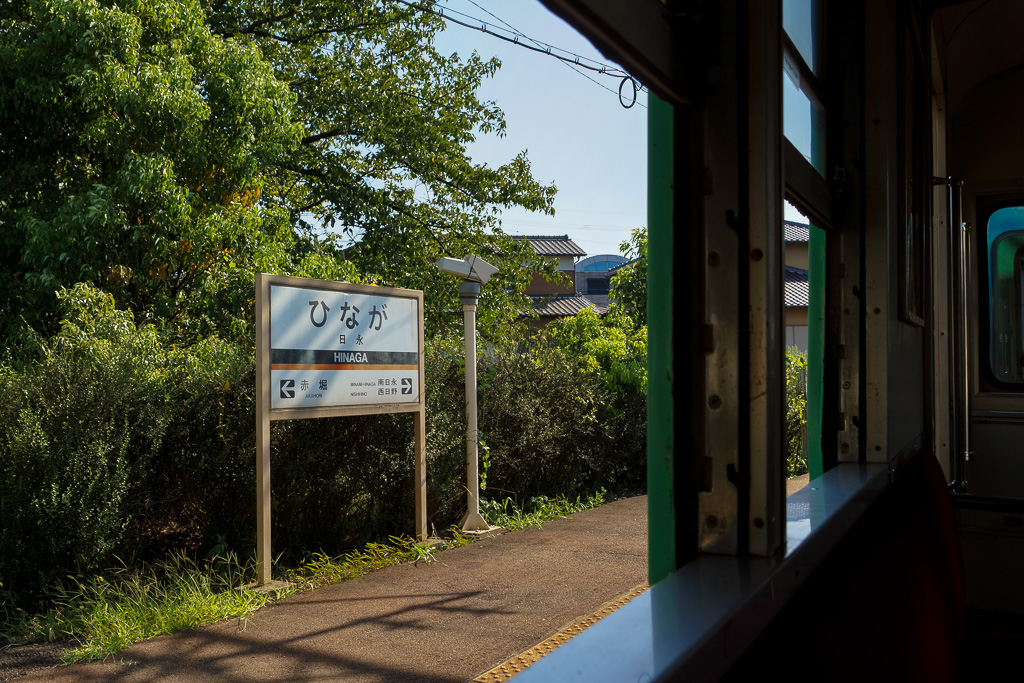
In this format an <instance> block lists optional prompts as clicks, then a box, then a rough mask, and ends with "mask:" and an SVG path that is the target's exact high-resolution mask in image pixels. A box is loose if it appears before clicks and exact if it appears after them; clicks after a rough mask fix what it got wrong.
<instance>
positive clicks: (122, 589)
mask: <svg viewBox="0 0 1024 683" xmlns="http://www.w3.org/2000/svg"><path fill="white" fill-rule="evenodd" d="M253 573H254V572H253V568H252V566H251V563H248V564H244V565H243V564H241V563H239V561H238V560H237V558H236V557H234V556H228V557H226V558H216V559H215V560H214V561H212V562H206V563H204V564H203V565H200V564H197V563H196V562H195V561H194V560H192V559H190V558H188V557H185V556H176V557H173V558H171V559H170V560H167V561H164V562H160V563H157V564H155V565H152V566H149V567H146V568H145V569H142V570H135V569H119V570H115V571H114V572H112V573H109V574H108V575H107V576H95V577H91V578H88V579H77V578H73V577H69V579H68V583H66V584H64V585H61V586H59V587H58V588H57V589H56V590H54V591H53V596H52V597H53V608H52V609H51V610H50V611H49V612H47V613H46V614H43V615H39V616H35V617H31V618H26V619H24V620H23V621H22V623H21V624H20V627H21V628H20V629H18V630H19V631H20V633H18V635H19V636H21V637H22V638H23V639H25V640H64V639H71V640H77V641H78V642H79V643H81V645H80V646H79V647H78V648H75V649H70V650H68V651H67V652H65V653H64V656H63V657H62V661H63V662H64V663H65V664H69V663H72V662H91V661H96V660H100V659H106V658H108V657H110V656H111V655H113V654H114V653H116V652H119V651H120V650H123V649H124V648H126V647H128V646H129V645H131V644H133V643H137V642H139V641H140V640H145V639H146V638H152V637H153V636H157V635H160V634H163V633H171V632H172V631H177V630H181V629H183V628H192V627H194V626H198V625H199V624H205V623H209V622H213V621H219V620H221V619H226V618H228V617H243V618H244V617H246V616H248V615H250V614H252V613H253V612H255V611H256V610H258V609H259V608H260V607H262V606H263V605H265V604H266V603H268V602H271V601H273V600H276V599H278V598H280V597H284V596H285V595H288V594H290V593H293V592H295V591H294V589H293V590H284V591H272V592H270V593H259V592H256V591H254V590H251V589H245V588H237V587H238V586H241V585H243V584H244V583H245V579H246V577H248V576H252V574H253Z"/></svg>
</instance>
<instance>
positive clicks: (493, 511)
mask: <svg viewBox="0 0 1024 683" xmlns="http://www.w3.org/2000/svg"><path fill="white" fill-rule="evenodd" d="M605 493H607V492H606V491H605V490H604V489H601V490H600V491H598V492H597V493H595V494H593V495H590V496H587V497H586V499H581V496H577V497H576V500H575V501H570V500H569V499H568V498H566V497H565V496H564V495H559V496H556V497H555V498H548V497H547V496H533V497H531V498H530V499H529V500H527V501H526V504H525V505H523V507H522V508H520V507H519V506H518V505H516V503H515V501H514V500H512V499H511V498H506V499H505V500H503V501H498V500H488V499H486V498H481V499H480V513H481V514H482V515H483V516H484V519H486V520H487V523H488V524H490V525H492V526H500V527H502V528H505V529H512V530H515V529H529V528H530V527H535V526H541V525H542V524H544V522H550V521H551V520H553V519H561V518H562V517H566V516H568V515H571V514H573V513H575V512H583V511H584V510H589V509H590V508H595V507H597V506H598V505H603V504H604V496H605Z"/></svg>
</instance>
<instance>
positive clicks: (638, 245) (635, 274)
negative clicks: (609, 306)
mask: <svg viewBox="0 0 1024 683" xmlns="http://www.w3.org/2000/svg"><path fill="white" fill-rule="evenodd" d="M619 248H620V249H622V252H623V254H624V255H625V256H626V258H628V259H631V261H630V262H629V263H628V264H626V265H625V266H623V267H622V268H619V270H618V272H617V273H615V275H613V276H612V295H611V299H612V301H613V302H614V303H613V307H619V308H624V309H626V310H627V311H628V312H629V314H630V315H631V316H632V317H633V318H634V320H636V323H637V325H640V326H646V325H647V228H635V229H633V231H632V235H631V237H630V239H629V241H627V242H623V243H622V244H621V245H619Z"/></svg>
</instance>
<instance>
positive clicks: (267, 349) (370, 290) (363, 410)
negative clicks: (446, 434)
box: [256, 273, 427, 586]
mask: <svg viewBox="0 0 1024 683" xmlns="http://www.w3.org/2000/svg"><path fill="white" fill-rule="evenodd" d="M272 287H278V288H288V289H299V290H309V291H317V292H326V293H331V294H348V295H353V296H372V297H381V298H390V299H400V300H411V301H413V302H414V304H415V311H416V318H417V319H416V320H415V321H414V325H415V327H416V332H415V333H416V338H417V344H416V352H415V354H416V368H417V369H416V378H415V380H414V382H415V383H416V385H418V386H417V389H418V390H417V393H416V396H415V400H413V401H407V402H390V403H388V402H381V403H362V404H355V405H353V404H348V405H321V406H313V407H299V408H281V407H277V408H274V407H272V404H273V401H272V396H271V391H272V387H271V370H272V366H271V360H272V358H271V356H272V353H271V337H272V330H271V320H272V315H271V306H272V301H271V288H272ZM322 313H323V315H324V316H325V317H324V320H326V316H327V314H328V311H327V310H326V308H325V309H324V310H323V311H322ZM311 319H313V318H312V316H311ZM378 322H379V321H378ZM314 324H315V323H314ZM322 324H323V323H322V322H321V323H320V325H322ZM423 343H424V341H423V292H421V291H418V290H412V289H399V288H395V287H377V286H372V285H358V284H352V283H347V282H332V281H329V280H314V279H310V278H301V277H292V276H288V275H270V274H267V273H257V274H256V369H257V372H258V378H257V387H256V388H257V391H256V583H257V584H258V585H261V586H262V585H265V584H268V583H270V557H271V555H270V519H271V518H270V422H271V420H301V419H308V418H320V417H338V416H346V415H377V414H385V413H413V431H414V441H415V446H414V450H415V457H416V462H415V486H416V534H417V536H418V537H419V538H420V539H425V538H426V536H427V505H426V500H427V477H426V469H427V468H426V422H425V400H424V377H423ZM321 352H323V351H322V350H321ZM403 367H407V366H403ZM349 369H351V367H350V366H346V367H345V368H340V367H339V368H334V369H331V371H334V372H338V371H341V372H344V371H346V370H349Z"/></svg>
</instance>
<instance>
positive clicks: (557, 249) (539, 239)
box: [512, 235, 587, 256]
mask: <svg viewBox="0 0 1024 683" xmlns="http://www.w3.org/2000/svg"><path fill="white" fill-rule="evenodd" d="M512 239H514V240H526V241H528V242H529V243H530V246H531V247H533V251H534V252H536V253H537V254H540V255H541V256H586V255H587V252H585V251H583V250H582V249H580V247H579V245H577V244H576V243H575V242H573V241H572V240H571V239H569V236H568V235H514V236H513V237H512Z"/></svg>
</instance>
